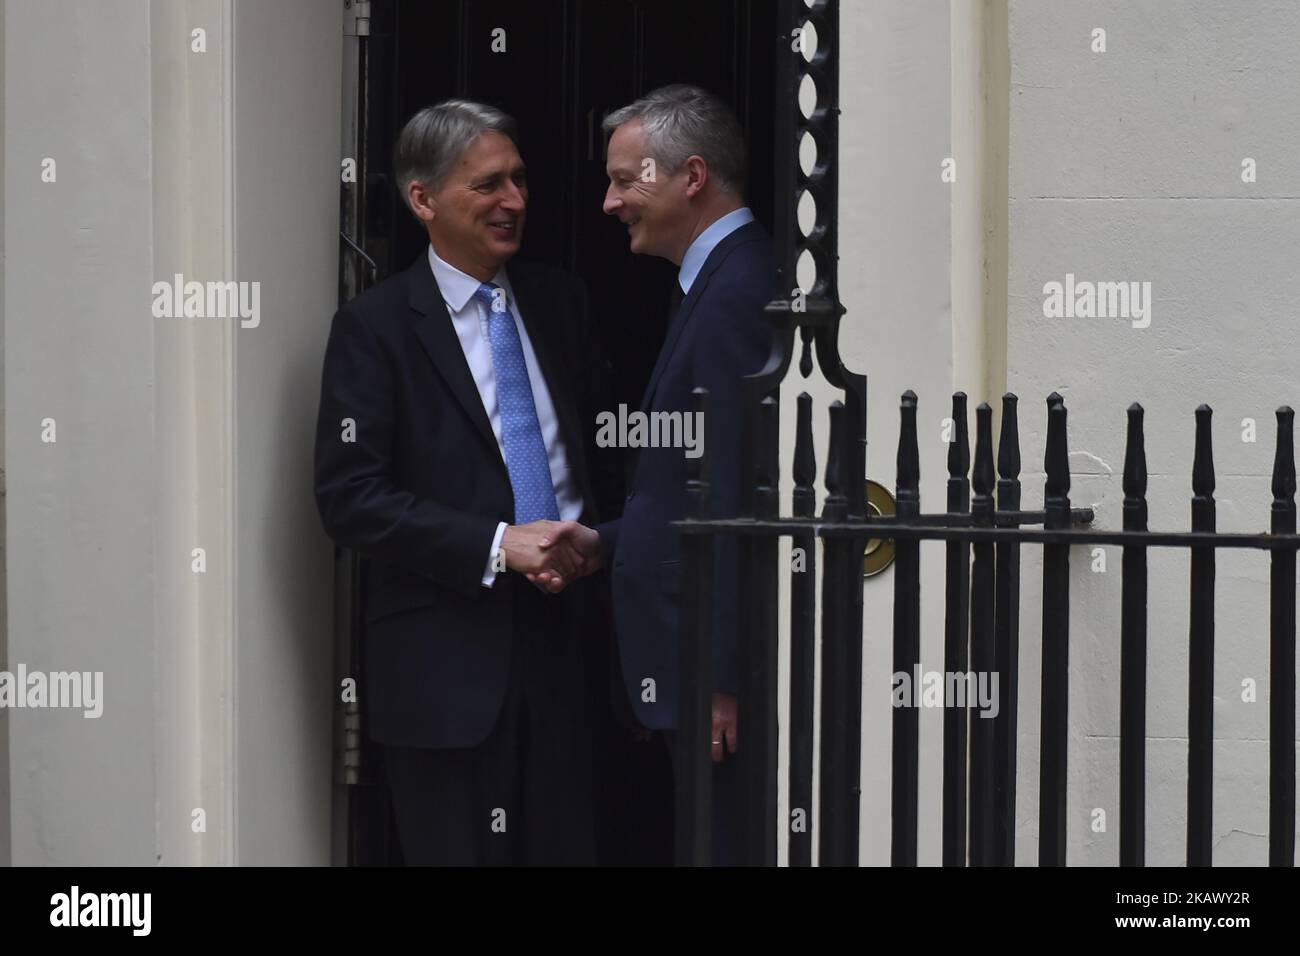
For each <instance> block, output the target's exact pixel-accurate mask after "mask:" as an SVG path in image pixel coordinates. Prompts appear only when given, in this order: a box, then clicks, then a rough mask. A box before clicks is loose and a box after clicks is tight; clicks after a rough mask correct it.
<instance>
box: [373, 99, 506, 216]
mask: <svg viewBox="0 0 1300 956" xmlns="http://www.w3.org/2000/svg"><path fill="white" fill-rule="evenodd" d="M487 132H494V133H501V134H502V135H505V136H509V137H510V140H511V141H512V142H514V143H515V144H516V145H518V141H519V140H518V128H517V126H516V125H515V120H514V117H512V116H510V115H508V114H506V113H503V112H502V111H501V110H499V109H497V108H496V107H494V106H487V105H486V104H483V103H475V102H473V101H471V100H444V101H443V102H441V103H437V104H435V105H433V106H426V107H425V108H424V109H422V110H420V111H419V112H418V113H416V114H415V115H414V116H412V117H411V118H410V119H409V120H407V121H406V125H405V126H404V127H402V133H401V135H400V136H398V138H397V148H396V150H395V151H394V152H395V155H394V158H393V167H394V172H395V173H396V175H397V188H398V191H399V192H401V194H402V199H403V201H405V202H406V204H407V205H408V206H409V205H410V202H411V200H410V196H409V195H408V193H407V189H408V187H409V186H410V185H411V183H421V184H422V185H424V186H425V187H426V188H428V189H437V188H438V187H440V186H441V185H442V184H443V181H444V180H445V179H446V178H447V176H448V175H449V174H450V173H451V171H452V169H453V168H454V167H455V165H456V163H457V161H459V160H460V157H461V156H462V155H463V154H464V152H465V150H467V149H469V147H470V145H471V144H472V143H473V142H474V140H476V139H478V138H479V136H481V135H482V134H483V133H487Z"/></svg>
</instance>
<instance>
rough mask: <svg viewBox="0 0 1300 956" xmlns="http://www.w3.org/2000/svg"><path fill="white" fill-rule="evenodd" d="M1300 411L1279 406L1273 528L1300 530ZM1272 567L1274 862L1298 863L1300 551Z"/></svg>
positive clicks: (1279, 553) (1277, 556) (1277, 558)
mask: <svg viewBox="0 0 1300 956" xmlns="http://www.w3.org/2000/svg"><path fill="white" fill-rule="evenodd" d="M1294 426H1295V412H1294V411H1292V410H1291V409H1290V408H1289V407H1287V406H1286V405H1283V406H1282V407H1281V408H1279V409H1278V410H1277V451H1276V454H1275V455H1274V457H1273V521H1272V527H1271V528H1270V530H1271V531H1272V533H1273V534H1295V533H1296V511H1295V487H1296V482H1295V445H1294V441H1295V439H1294ZM1270 563H1271V567H1270V570H1269V574H1270V578H1271V586H1270V602H1269V654H1268V659H1269V691H1268V740H1269V744H1268V862H1269V865H1270V866H1294V865H1295V743H1294V741H1293V740H1292V737H1293V735H1294V733H1295V551H1294V550H1291V549H1284V548H1274V549H1273V552H1272V558H1271V562H1270Z"/></svg>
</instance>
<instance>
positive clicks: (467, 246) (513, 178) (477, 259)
mask: <svg viewBox="0 0 1300 956" xmlns="http://www.w3.org/2000/svg"><path fill="white" fill-rule="evenodd" d="M431 198H432V201H433V202H432V205H433V208H434V216H433V219H432V220H431V221H430V223H429V235H430V238H431V240H432V241H433V247H434V249H435V250H436V251H437V253H438V255H439V256H441V257H442V258H443V259H445V260H446V261H447V262H449V263H451V264H452V265H454V266H456V268H458V269H460V270H461V271H462V272H466V273H469V274H470V275H478V276H479V277H480V278H482V277H483V275H486V276H487V278H491V277H492V275H494V274H495V273H496V271H497V270H498V269H499V268H501V265H502V264H503V263H504V262H506V261H507V260H508V259H509V258H510V257H511V256H513V255H514V254H515V253H516V252H518V251H519V242H520V240H521V239H522V238H523V234H524V219H525V207H526V206H527V205H528V178H527V175H526V172H525V170H524V161H523V160H522V159H521V158H520V157H519V151H518V150H517V149H515V144H514V143H513V142H511V141H510V137H508V136H504V135H502V134H501V133H496V132H487V133H483V134H482V135H480V136H479V137H478V138H477V139H476V140H474V142H473V143H471V144H470V146H469V148H468V149H466V150H465V153H464V155H462V156H461V158H460V160H459V161H458V162H457V163H456V166H455V168H454V169H453V170H452V171H451V173H450V175H448V176H447V178H446V180H445V181H444V182H443V184H442V186H441V188H439V189H438V191H437V192H436V193H434V194H433V195H432V197H431Z"/></svg>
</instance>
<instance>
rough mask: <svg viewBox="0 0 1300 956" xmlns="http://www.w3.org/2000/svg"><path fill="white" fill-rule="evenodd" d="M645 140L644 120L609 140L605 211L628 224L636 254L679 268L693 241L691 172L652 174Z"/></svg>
mask: <svg viewBox="0 0 1300 956" xmlns="http://www.w3.org/2000/svg"><path fill="white" fill-rule="evenodd" d="M645 139H646V137H645V129H644V128H643V127H642V125H641V121H640V120H633V121H631V122H629V123H624V124H623V125H622V126H620V127H619V128H618V129H616V130H614V134H613V135H612V136H611V137H610V138H609V152H608V159H607V160H606V163H605V172H606V174H607V175H608V176H609V188H608V189H607V190H606V191H605V204H604V207H603V208H604V210H605V213H606V214H607V215H610V216H617V217H618V221H619V222H621V223H623V225H625V226H627V234H628V240H629V242H630V244H631V249H632V251H633V252H635V253H638V254H640V255H647V256H660V257H661V258H664V259H668V260H670V261H672V262H676V263H678V264H680V263H681V260H682V256H683V254H685V252H686V247H687V245H688V244H689V243H688V241H687V240H688V239H689V238H690V223H689V218H688V214H689V208H690V207H689V204H688V202H687V198H686V174H685V172H684V171H683V170H678V171H677V172H676V173H675V174H673V175H668V174H666V173H665V171H664V170H662V169H653V176H652V175H650V172H651V168H648V167H647V165H646V163H645V160H646V159H647V158H648V157H647V155H646V146H645Z"/></svg>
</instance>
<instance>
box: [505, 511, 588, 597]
mask: <svg viewBox="0 0 1300 956" xmlns="http://www.w3.org/2000/svg"><path fill="white" fill-rule="evenodd" d="M571 524H575V522H572V521H534V522H532V523H531V524H522V525H510V526H509V527H508V528H506V530H505V534H503V535H502V536H501V550H502V551H504V552H505V556H506V567H508V568H510V570H512V571H519V572H520V573H522V574H525V575H527V577H528V580H530V581H532V582H534V583H538V584H541V585H542V586H543V587H545V588H546V589H547V590H549V591H552V592H555V591H560V590H562V589H563V588H564V586H565V585H566V584H567V583H568V582H570V581H573V580H576V579H577V578H579V577H581V576H582V575H583V574H584V573H586V572H585V571H584V570H583V565H584V562H585V559H584V558H583V556H582V554H581V552H580V551H579V549H578V547H577V546H576V545H575V544H573V543H571V542H570V541H569V540H568V537H567V535H566V536H564V537H558V535H559V534H560V533H561V529H563V528H564V526H566V525H571ZM578 527H579V528H581V527H582V525H578ZM584 530H585V529H584ZM594 533H595V532H593V534H594ZM543 575H545V577H543Z"/></svg>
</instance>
